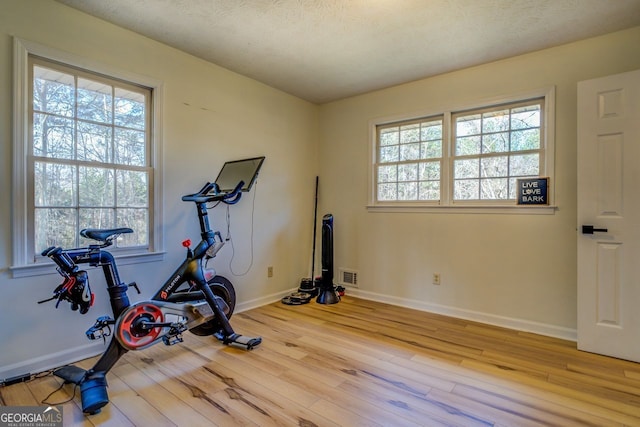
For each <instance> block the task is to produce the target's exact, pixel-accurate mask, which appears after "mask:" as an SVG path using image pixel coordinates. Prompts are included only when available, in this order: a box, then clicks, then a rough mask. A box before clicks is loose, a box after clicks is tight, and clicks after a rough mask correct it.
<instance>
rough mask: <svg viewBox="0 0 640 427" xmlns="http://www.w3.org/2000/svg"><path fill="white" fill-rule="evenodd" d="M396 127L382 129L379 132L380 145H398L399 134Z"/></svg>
mask: <svg viewBox="0 0 640 427" xmlns="http://www.w3.org/2000/svg"><path fill="white" fill-rule="evenodd" d="M399 129H400V128H398V127H393V128H387V129H382V130H381V131H380V145H381V146H385V145H394V144H399V143H400V133H399Z"/></svg>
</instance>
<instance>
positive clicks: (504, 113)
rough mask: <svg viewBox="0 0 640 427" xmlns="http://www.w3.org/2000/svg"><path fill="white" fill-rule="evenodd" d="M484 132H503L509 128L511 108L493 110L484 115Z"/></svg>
mask: <svg viewBox="0 0 640 427" xmlns="http://www.w3.org/2000/svg"><path fill="white" fill-rule="evenodd" d="M482 119H483V120H482V132H483V133H490V132H501V131H505V130H506V131H508V130H509V110H499V111H491V112H489V113H484V114H483V115H482Z"/></svg>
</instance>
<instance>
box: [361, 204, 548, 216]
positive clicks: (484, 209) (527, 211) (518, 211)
mask: <svg viewBox="0 0 640 427" xmlns="http://www.w3.org/2000/svg"><path fill="white" fill-rule="evenodd" d="M557 210H558V207H557V206H547V205H544V206H533V205H526V206H525V205H495V206H486V205H484V206H479V205H465V206H462V205H455V206H440V205H432V206H426V205H421V206H415V205H413V206H412V205H368V206H367V211H368V212H372V213H378V212H380V213H391V212H393V213H404V212H409V213H438V214H467V213H473V214H507V215H554V214H555V212H556V211H557Z"/></svg>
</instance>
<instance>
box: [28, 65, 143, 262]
mask: <svg viewBox="0 0 640 427" xmlns="http://www.w3.org/2000/svg"><path fill="white" fill-rule="evenodd" d="M29 63H30V69H31V71H32V76H33V77H32V79H30V80H31V82H32V86H31V91H30V92H31V101H32V103H31V105H32V108H31V111H30V122H31V123H32V126H31V131H32V138H31V144H30V145H29V148H30V150H29V153H28V157H27V158H28V160H27V168H28V170H30V171H33V172H32V173H30V176H29V180H28V184H29V188H30V191H29V195H30V196H31V197H32V202H33V208H32V209H29V214H30V215H31V217H30V218H29V225H31V224H33V231H32V233H33V242H34V251H35V252H36V253H37V252H39V251H41V250H42V249H44V248H47V247H49V246H63V247H78V246H82V245H86V244H87V243H88V241H86V239H84V238H82V237H81V236H80V235H79V231H80V230H81V229H82V228H114V227H124V226H126V227H130V228H132V229H133V230H134V231H135V233H132V234H126V235H123V236H122V238H121V239H119V240H118V241H117V242H116V245H117V246H119V247H136V246H139V247H144V248H146V247H148V244H149V230H150V229H152V227H153V224H151V223H150V221H149V218H150V216H149V208H150V205H149V201H150V194H151V192H152V187H151V183H152V181H151V179H150V174H151V165H150V162H149V144H150V141H149V134H150V132H149V128H150V126H149V122H150V119H149V105H150V98H151V90H150V89H148V88H143V87H138V86H134V85H131V84H127V83H124V82H121V81H118V80H113V79H108V78H105V77H103V76H99V75H96V74H91V73H87V72H85V71H81V70H76V69H73V68H70V67H65V66H61V65H59V64H55V63H52V62H49V61H44V60H41V59H37V58H33V57H32V58H30V62H29ZM30 234H31V233H30Z"/></svg>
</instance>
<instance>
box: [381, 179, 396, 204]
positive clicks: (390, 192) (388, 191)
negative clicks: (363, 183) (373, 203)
mask: <svg viewBox="0 0 640 427" xmlns="http://www.w3.org/2000/svg"><path fill="white" fill-rule="evenodd" d="M397 199H398V185H397V184H396V183H393V184H378V200H397Z"/></svg>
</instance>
